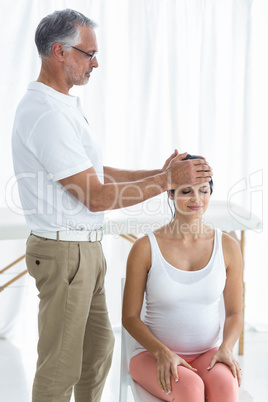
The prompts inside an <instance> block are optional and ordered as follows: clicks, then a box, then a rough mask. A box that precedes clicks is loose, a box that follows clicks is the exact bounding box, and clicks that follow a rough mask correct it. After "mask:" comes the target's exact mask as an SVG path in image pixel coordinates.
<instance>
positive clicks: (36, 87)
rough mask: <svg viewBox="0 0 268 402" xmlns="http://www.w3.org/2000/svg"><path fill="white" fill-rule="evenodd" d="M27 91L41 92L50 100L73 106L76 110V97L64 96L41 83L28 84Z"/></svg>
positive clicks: (77, 99) (77, 101) (77, 100)
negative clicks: (50, 98) (49, 97)
mask: <svg viewBox="0 0 268 402" xmlns="http://www.w3.org/2000/svg"><path fill="white" fill-rule="evenodd" d="M28 90H30V91H31V90H33V91H40V92H43V93H45V94H47V95H49V96H52V98H55V99H57V100H58V101H60V102H63V103H65V104H66V105H69V106H73V107H76V108H77V105H78V104H79V98H77V97H76V96H72V95H65V94H63V93H61V92H59V91H56V90H55V89H53V88H51V87H49V86H48V85H45V84H43V83H42V82H36V81H33V82H30V84H29V86H28Z"/></svg>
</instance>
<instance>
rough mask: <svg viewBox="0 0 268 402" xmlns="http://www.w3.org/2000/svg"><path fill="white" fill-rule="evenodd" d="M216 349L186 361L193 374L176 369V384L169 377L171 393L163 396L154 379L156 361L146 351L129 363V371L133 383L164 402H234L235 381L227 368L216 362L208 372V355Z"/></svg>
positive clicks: (236, 398) (181, 368)
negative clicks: (177, 377) (194, 369)
mask: <svg viewBox="0 0 268 402" xmlns="http://www.w3.org/2000/svg"><path fill="white" fill-rule="evenodd" d="M217 350H218V348H214V349H211V350H209V351H208V352H206V353H203V354H202V355H200V356H198V357H197V358H196V359H194V360H187V362H188V363H190V364H191V366H192V367H193V368H196V369H197V373H195V372H193V371H192V370H189V369H187V368H186V367H183V366H178V376H179V381H178V382H175V381H174V377H173V376H172V375H171V393H170V394H169V395H167V394H166V393H165V392H163V391H162V389H161V388H160V386H159V384H158V382H157V377H156V358H155V357H154V356H153V355H152V354H151V353H149V352H142V353H139V354H138V355H136V356H134V357H133V358H132V359H131V361H130V366H129V371H130V374H131V377H132V378H133V380H135V381H136V382H137V383H138V384H140V385H141V386H142V387H143V388H145V389H146V390H147V391H149V392H150V393H151V394H153V395H155V396H156V397H158V398H159V399H162V400H164V401H176V402H204V401H205V400H206V401H208V402H238V382H237V379H236V378H234V376H233V374H232V373H231V371H230V369H229V367H227V366H226V365H225V364H223V363H216V364H215V366H214V367H213V368H212V369H211V370H210V371H208V370H207V367H208V366H209V363H210V360H211V358H212V356H213V355H214V354H215V353H216V351H217Z"/></svg>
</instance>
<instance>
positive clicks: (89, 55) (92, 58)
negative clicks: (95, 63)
mask: <svg viewBox="0 0 268 402" xmlns="http://www.w3.org/2000/svg"><path fill="white" fill-rule="evenodd" d="M71 47H72V48H73V49H75V50H78V51H79V52H81V53H84V54H85V55H87V57H89V59H90V61H92V60H94V59H95V57H96V56H97V53H98V52H97V51H96V52H94V53H92V54H91V53H87V52H84V50H81V49H78V47H75V46H71Z"/></svg>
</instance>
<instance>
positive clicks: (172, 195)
mask: <svg viewBox="0 0 268 402" xmlns="http://www.w3.org/2000/svg"><path fill="white" fill-rule="evenodd" d="M167 194H168V197H169V198H170V199H171V200H173V199H174V190H168V191H167Z"/></svg>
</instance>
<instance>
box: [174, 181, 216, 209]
mask: <svg viewBox="0 0 268 402" xmlns="http://www.w3.org/2000/svg"><path fill="white" fill-rule="evenodd" d="M173 199H174V202H175V209H176V214H182V215H184V216H185V215H187V216H192V217H198V216H202V215H203V214H204V212H205V211H206V209H207V207H208V203H209V199H210V186H209V183H203V184H197V185H195V186H181V187H179V188H177V189H176V190H175V192H174V198H173Z"/></svg>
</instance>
